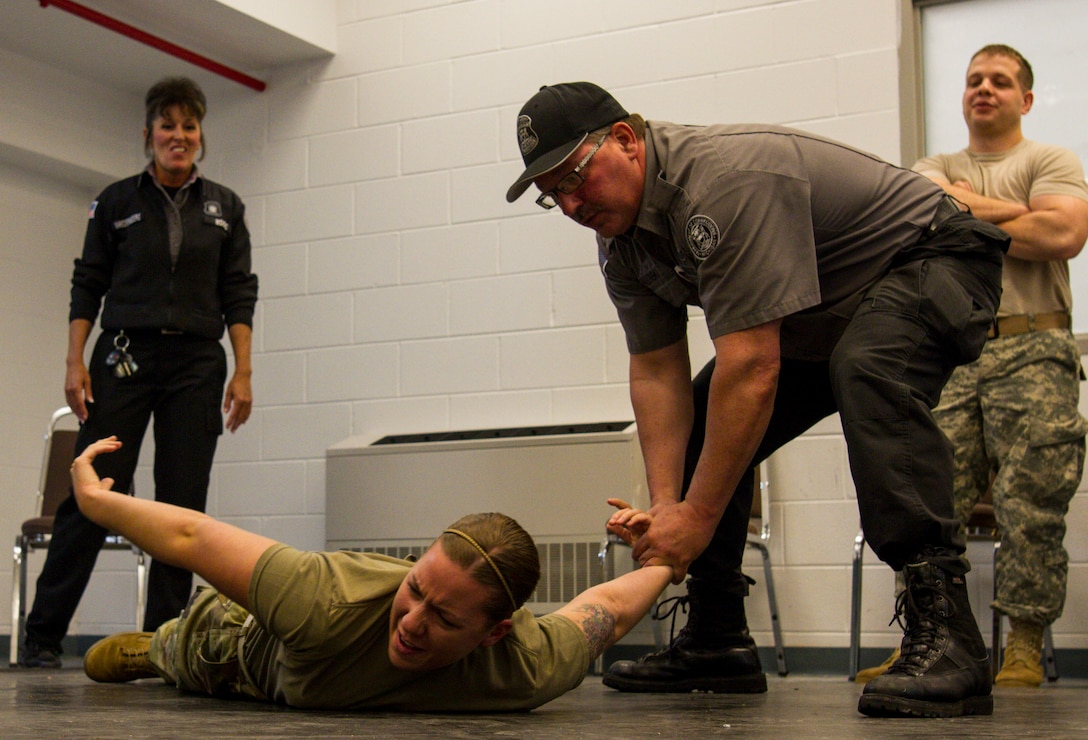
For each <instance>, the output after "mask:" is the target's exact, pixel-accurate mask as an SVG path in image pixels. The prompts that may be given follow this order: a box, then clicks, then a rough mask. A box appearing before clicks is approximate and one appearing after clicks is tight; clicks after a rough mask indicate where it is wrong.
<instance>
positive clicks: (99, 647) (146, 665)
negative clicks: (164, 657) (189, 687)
mask: <svg viewBox="0 0 1088 740" xmlns="http://www.w3.org/2000/svg"><path fill="white" fill-rule="evenodd" d="M152 634H153V633H151V632H122V633H120V634H117V635H112V636H110V637H107V638H105V639H102V640H99V641H98V642H96V643H95V644H94V645H92V646H91V649H90V650H88V651H87V654H86V655H84V656H83V672H84V673H86V674H87V676H88V678H92V679H94V680H95V681H100V682H102V683H119V682H122V681H135V680H136V679H138V678H156V677H157V676H158V675H159V674H158V673H156V672H155V669H154V668H152V667H151V656H150V648H151V635H152Z"/></svg>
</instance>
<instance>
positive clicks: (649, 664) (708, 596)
mask: <svg viewBox="0 0 1088 740" xmlns="http://www.w3.org/2000/svg"><path fill="white" fill-rule="evenodd" d="M747 593H748V583H747V582H746V581H745V580H743V579H742V580H740V581H738V582H737V583H736V584H731V585H726V586H723V585H721V584H716V583H709V582H707V581H706V580H705V579H701V578H691V579H689V580H688V595H687V597H686V599H687V603H688V605H689V606H690V609H691V611H690V613H689V614H688V622H687V624H686V625H685V626H684V628H683V629H681V630H680V634H678V635H677V636H676V638H675V639H674V640H672V642H671V643H670V644H669V646H668V647H667V648H665V649H664V650H661V651H659V652H656V653H650V654H649V655H644V656H642V657H641V658H639V659H638V660H637V661H632V660H621V661H617V662H616V663H613V664H612V666H611V667H610V668H609V669H608V671H607V672H606V673H605V675H604V685H605V686H610V687H612V688H614V689H619V690H620V691H646V692H661V693H686V692H690V691H710V692H714V693H718V694H760V693H763V692H765V691H766V690H767V677H766V675H764V673H763V666H762V665H761V664H760V662H759V653H758V652H757V651H756V643H755V641H754V640H752V638H751V636H750V635H749V634H748V622H747V619H746V618H745V615H744V597H745V596H746V595H747Z"/></svg>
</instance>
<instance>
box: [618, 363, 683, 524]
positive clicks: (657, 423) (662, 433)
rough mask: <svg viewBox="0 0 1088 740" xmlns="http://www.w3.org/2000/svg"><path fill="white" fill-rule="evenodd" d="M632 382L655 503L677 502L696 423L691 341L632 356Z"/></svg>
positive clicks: (636, 415) (652, 500)
mask: <svg viewBox="0 0 1088 740" xmlns="http://www.w3.org/2000/svg"><path fill="white" fill-rule="evenodd" d="M630 383H631V405H632V407H633V408H634V411H635V421H636V422H637V424H638V437H639V445H640V447H641V449H642V457H643V461H644V463H645V467H646V482H647V484H648V485H649V488H650V502H651V504H653V505H656V504H662V503H675V502H677V501H679V500H680V494H681V487H682V485H683V477H684V458H685V456H686V454H687V444H688V438H689V437H690V435H691V427H692V420H693V419H694V409H693V406H692V389H691V365H690V364H689V361H688V355H687V343H686V342H681V343H679V344H677V345H673V346H672V347H666V348H665V349H662V350H658V351H656V352H651V353H647V354H645V355H632V356H631V378H630Z"/></svg>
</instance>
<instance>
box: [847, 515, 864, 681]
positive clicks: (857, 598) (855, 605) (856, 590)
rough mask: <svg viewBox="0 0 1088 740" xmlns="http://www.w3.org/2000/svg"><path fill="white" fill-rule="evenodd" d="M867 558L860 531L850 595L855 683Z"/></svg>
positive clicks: (852, 663) (851, 661) (856, 540)
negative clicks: (864, 561) (863, 567)
mask: <svg viewBox="0 0 1088 740" xmlns="http://www.w3.org/2000/svg"><path fill="white" fill-rule="evenodd" d="M864 556H865V532H863V531H860V530H859V531H858V533H857V536H855V537H854V566H853V578H852V590H851V593H850V675H849V676H848V678H849V680H851V681H853V680H854V677H855V676H857V675H858V670H859V662H860V658H861V574H862V569H861V566H862V559H863V558H864Z"/></svg>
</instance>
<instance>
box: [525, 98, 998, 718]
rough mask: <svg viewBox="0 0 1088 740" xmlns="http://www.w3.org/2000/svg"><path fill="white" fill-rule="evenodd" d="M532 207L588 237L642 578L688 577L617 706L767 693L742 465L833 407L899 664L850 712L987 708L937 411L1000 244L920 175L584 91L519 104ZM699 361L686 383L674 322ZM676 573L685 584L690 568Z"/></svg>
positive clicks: (628, 672)
mask: <svg viewBox="0 0 1088 740" xmlns="http://www.w3.org/2000/svg"><path fill="white" fill-rule="evenodd" d="M517 125H518V140H519V144H520V147H521V153H522V157H523V160H524V163H525V166H526V169H525V171H524V172H523V173H522V174H521V176H520V177H518V179H517V181H516V182H515V183H514V184H513V185H512V186H511V187H510V189H509V191H508V192H507V194H506V199H507V201H509V202H513V201H515V200H516V199H517V198H519V197H520V196H521V195H522V194H523V193H524V192H525V191H526V190H527V189H528V188H529V186H530V185H533V184H535V185H536V186H537V187H538V188H539V190H540V191H541V195H540V196H539V197H538V198H537V201H536V202H537V204H538V205H540V206H542V207H543V208H554V207H555V206H559V207H560V209H561V210H562V212H563V213H564V214H565V215H567V216H569V217H570V218H572V219H574V220H575V221H577V222H578V223H580V224H582V225H584V226H587V227H588V228H591V229H593V230H594V231H595V232H596V233H597V243H598V251H599V256H600V265H601V271H602V272H603V274H604V279H605V286H606V288H607V290H608V294H609V296H610V297H611V299H612V302H613V303H614V304H615V306H616V309H617V311H618V313H619V318H620V322H621V324H622V325H623V328H624V331H625V333H626V336H627V345H628V349H629V351H630V353H631V357H630V387H631V400H632V404H633V407H634V410H635V418H636V420H637V422H638V430H639V437H640V442H641V445H642V449H643V453H644V456H645V460H646V475H647V480H648V483H649V487H650V495H651V503H652V509H651V512H650V513H651V514H652V516H653V521H652V524H651V525H650V527H649V529H648V530H647V531H646V533H645V534H644V535H642V537H641V538H640V539H639V540H638V541H637V542H636V543H635V546H634V555H635V557H636V558H637V559H638V560H639V561H640V562H641V563H644V564H645V563H668V564H671V565H673V566H674V572H676V573H679V574H682V573H684V571H685V570H686V571H688V575H689V579H688V582H687V589H688V598H689V605H690V609H691V611H690V614H689V618H688V624H687V626H686V627H685V628H684V630H682V631H681V633H680V634H679V635H678V636H677V637H676V639H675V640H673V642H672V644H671V645H669V646H668V648H666V649H665V650H663V651H661V652H658V653H654V654H651V655H648V656H644V657H643V658H641V659H640V660H638V661H621V662H618V663H616V664H614V665H613V666H611V668H610V669H609V670H608V673H607V674H606V676H605V679H604V680H605V683H606V684H607V685H609V686H612V687H614V688H617V689H619V690H621V691H691V690H708V691H723V692H760V691H765V690H766V678H765V676H764V674H763V672H762V667H761V666H760V662H759V657H758V654H757V652H756V647H755V644H754V642H753V641H752V639H751V637H750V636H749V634H748V628H747V621H746V618H745V615H744V602H743V599H744V596H745V595H746V594H747V582H746V579H745V577H744V576H743V575H742V573H741V560H742V557H743V552H744V543H745V537H746V532H747V523H748V517H749V511H750V509H751V503H752V490H753V485H752V478H751V475H752V473H751V469H752V466H754V465H756V464H757V463H759V462H760V461H761V460H763V459H765V458H766V457H768V456H769V455H770V454H771V453H772V452H773V451H774V450H776V449H778V448H779V447H781V446H782V445H783V444H785V443H786V442H788V441H789V440H791V439H793V438H795V437H796V436H798V435H799V434H801V433H802V432H803V431H804V430H806V429H808V428H809V427H811V426H812V425H813V424H815V423H816V422H817V421H819V420H820V419H822V418H824V417H826V416H828V415H830V414H832V413H835V412H838V413H839V414H840V416H841V419H842V424H843V432H844V435H845V438H846V443H847V447H848V450H849V458H850V467H851V472H852V475H853V478H854V482H855V486H856V488H857V496H858V506H859V508H860V510H861V519H862V525H863V527H864V530H865V533H866V537H867V539H868V542H869V544H870V545H871V546H872V548H873V550H874V551H875V552H876V553H877V555H878V556H879V557H880V558H881V559H882V560H884V561H885V562H887V563H888V564H889V565H891V566H892V567H893V568H894V569H896V570H903V571H904V572H905V574H906V580H907V591H906V594H905V596H904V597H903V598H902V599H901V600H900V601H899V603H898V604H897V612H898V614H899V615H900V619H901V624H903V626H904V637H903V642H902V646H901V651H902V656H901V658H900V659H899V661H898V662H897V663H896V664H895V666H894V667H893V668H892V669H891V670H889V671H888V673H887V674H885V675H884V676H881V677H880V678H879V679H877V680H874V681H872V682H870V683H869V684H868V685H867V686H866V688H865V691H864V694H863V695H862V697H861V700H860V702H859V705H858V709H859V711H861V712H863V713H865V714H869V715H878V716H881V715H893V716H895V715H914V716H917V715H921V716H936V717H950V716H959V715H963V714H989V713H992V711H993V698H992V696H991V689H990V664H989V660H988V657H987V653H986V647H985V645H984V644H983V642H982V636H981V634H980V633H979V630H978V625H977V624H976V623H975V621H974V616H973V614H972V612H971V607H970V604H969V602H968V595H967V589H966V586H965V584H964V574H965V573H966V572H967V570H968V569H969V568H970V566H969V564H968V562H967V560H966V559H965V558H964V550H965V542H964V539H963V535H962V533H961V531H960V525H959V520H958V519H957V518H956V517H955V515H954V513H953V510H952V448H951V446H950V444H949V442H948V440H947V439H946V437H945V436H944V434H943V433H942V432H941V430H940V428H939V427H938V426H937V425H936V424H935V423H934V421H933V417H932V414H931V409H932V408H933V407H934V406H935V405H936V403H937V401H938V400H939V398H940V393H941V389H942V388H943V386H944V384H945V382H946V381H947V380H948V377H949V375H950V374H951V372H952V369H953V368H954V367H956V366H957V365H960V364H963V363H966V362H970V361H971V360H973V359H974V358H976V357H977V356H978V354H979V352H980V351H981V348H982V346H983V344H984V343H985V341H986V333H987V330H988V329H989V327H990V326H991V324H992V322H993V318H994V312H995V310H996V308H997V305H998V301H999V298H1000V293H1001V261H1002V253H1003V251H1004V250H1005V249H1007V247H1008V237H1007V235H1006V234H1005V233H1004V232H1002V231H1001V230H1000V229H997V228H996V227H994V226H991V225H989V224H985V223H983V222H981V221H978V220H976V219H975V218H973V217H972V216H971V215H970V214H968V213H964V212H963V211H961V209H960V208H959V207H958V206H957V205H956V203H955V201H953V200H952V199H950V198H948V197H946V196H945V194H944V192H943V191H942V190H941V189H940V188H939V187H937V186H936V185H935V184H934V183H932V182H930V181H929V180H927V179H926V178H924V177H921V176H920V175H917V174H915V173H912V172H910V171H908V170H904V169H901V168H898V167H894V166H892V165H890V164H888V163H886V162H883V161H881V160H880V159H878V158H876V157H873V156H871V155H868V154H865V153H863V152H859V151H857V150H855V149H852V148H850V147H847V146H845V145H843V144H839V143H836V142H833V141H829V140H826V139H823V138H820V137H818V136H814V135H812V134H808V133H805V132H802V131H797V130H792V129H787V128H782V127H777V126H753V125H745V126H727V125H717V126H705V127H703V126H681V125H676V124H671V123H665V122H659V121H649V122H647V121H644V120H643V119H642V117H641V116H639V115H638V114H629V113H628V112H627V111H626V110H624V109H623V107H622V106H620V104H619V103H618V102H617V101H616V100H615V99H614V98H613V97H612V96H611V95H610V94H609V93H607V92H606V91H605V90H602V89H601V88H600V87H598V86H596V85H593V84H591V83H587V82H576V83H564V84H559V85H554V86H546V87H543V88H541V89H540V91H539V92H538V93H537V94H536V95H534V96H533V97H532V98H531V99H530V100H529V101H528V102H527V103H526V104H525V106H524V107H523V108H522V109H521V112H520V115H519V117H518V122H517ZM689 305H694V306H700V307H702V309H703V312H704V313H705V316H706V322H707V328H708V329H709V332H710V336H711V338H712V340H713V343H714V351H715V357H714V359H713V360H711V362H710V363H709V364H708V365H707V366H706V367H704V368H703V369H702V371H701V372H700V373H699V374H698V375H697V377H696V378H695V379H694V380H692V378H691V366H690V360H689V356H688V347H687V340H686V321H687V307H688V306H689ZM689 566H690V567H689Z"/></svg>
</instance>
